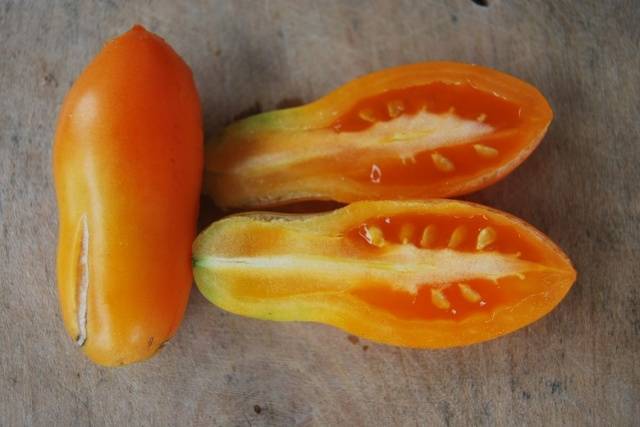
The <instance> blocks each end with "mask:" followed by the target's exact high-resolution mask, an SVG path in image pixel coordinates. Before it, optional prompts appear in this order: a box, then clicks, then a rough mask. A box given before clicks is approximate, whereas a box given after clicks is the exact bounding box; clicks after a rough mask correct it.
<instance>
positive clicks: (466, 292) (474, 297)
mask: <svg viewBox="0 0 640 427" xmlns="http://www.w3.org/2000/svg"><path fill="white" fill-rule="evenodd" d="M458 289H460V293H461V294H462V297H463V298H464V299H466V300H467V301H469V302H472V303H477V302H480V300H481V299H482V297H481V296H480V294H479V293H477V292H476V291H474V290H473V289H472V288H471V286H469V285H467V284H466V283H459V284H458Z"/></svg>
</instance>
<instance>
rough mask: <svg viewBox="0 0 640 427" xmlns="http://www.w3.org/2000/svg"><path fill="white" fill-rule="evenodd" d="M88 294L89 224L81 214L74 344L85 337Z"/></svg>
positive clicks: (81, 343) (79, 343) (82, 340)
mask: <svg viewBox="0 0 640 427" xmlns="http://www.w3.org/2000/svg"><path fill="white" fill-rule="evenodd" d="M88 296H89V224H88V222H87V216H86V215H83V216H82V243H81V247H80V283H79V285H78V313H77V316H78V317H77V321H78V338H77V339H76V344H77V345H78V346H82V345H83V344H84V342H85V341H86V339H87V298H88Z"/></svg>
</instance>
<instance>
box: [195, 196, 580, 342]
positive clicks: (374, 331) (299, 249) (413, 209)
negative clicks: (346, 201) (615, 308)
mask: <svg viewBox="0 0 640 427" xmlns="http://www.w3.org/2000/svg"><path fill="white" fill-rule="evenodd" d="M407 215H409V216H411V215H413V216H416V215H418V216H419V215H439V216H440V217H443V218H445V219H446V220H447V221H450V222H456V221H459V220H461V219H463V218H475V219H478V218H482V219H483V221H484V220H486V221H489V223H491V224H493V225H494V226H495V227H496V229H497V230H504V229H507V228H508V229H510V230H512V231H513V233H512V235H513V236H518V237H517V239H518V242H521V243H522V246H523V247H528V248H529V252H530V253H532V254H533V253H535V256H534V257H533V258H530V259H529V260H522V261H524V262H525V263H527V262H528V264H527V265H526V268H527V270H526V271H525V272H524V277H523V278H522V279H520V278H518V277H516V276H518V274H508V276H509V277H507V280H506V282H501V279H499V278H496V277H493V278H491V277H488V276H487V277H488V278H489V280H493V279H495V280H496V281H495V288H496V289H497V290H496V292H499V293H502V296H503V297H504V298H502V301H498V305H496V306H494V307H493V308H491V309H490V310H485V309H484V308H483V307H482V306H483V304H482V303H481V302H479V305H477V307H476V309H475V312H473V313H470V314H469V315H467V316H465V317H463V318H460V319H457V320H450V319H444V318H442V317H438V318H436V317H434V318H427V317H424V318H420V317H415V316H413V317H408V316H407V315H406V313H400V312H399V311H398V312H394V310H401V309H402V307H399V306H398V307H394V304H393V301H383V303H384V304H383V305H375V304H371V300H366V299H362V298H360V297H359V296H358V294H360V293H362V292H363V291H365V292H366V291H369V290H372V289H375V287H378V288H379V287H380V286H385V287H387V289H395V290H396V291H399V292H404V291H406V290H407V289H408V288H407V286H406V283H403V281H404V280H405V278H406V277H408V276H407V275H413V274H414V273H415V275H416V276H418V277H423V275H425V276H424V277H426V276H428V275H433V273H434V271H435V272H438V274H445V275H446V274H449V273H448V272H450V271H451V270H452V269H453V270H455V269H456V268H457V269H460V271H462V273H460V274H463V273H464V272H463V270H465V269H467V268H473V267H469V266H470V265H471V264H473V263H469V262H468V261H469V260H473V259H476V260H477V259H479V258H474V257H476V256H494V255H496V256H503V255H504V256H506V257H510V258H509V259H512V260H516V262H519V261H520V260H519V259H517V258H518V256H519V255H514V254H513V253H502V254H496V253H495V252H493V250H492V249H491V250H484V249H483V250H480V251H478V253H477V254H474V253H470V254H467V256H468V257H469V256H470V257H471V258H465V259H464V260H463V262H461V263H459V264H457V265H455V264H451V263H449V264H447V263H445V264H439V263H437V262H435V263H430V262H429V260H437V259H445V258H437V256H435V255H434V254H436V253H437V252H438V250H436V251H431V252H430V251H428V250H427V251H422V250H421V249H420V248H416V247H415V244H413V245H409V246H407V245H406V244H402V245H393V244H388V245H387V246H382V247H375V246H371V247H367V248H363V245H362V242H360V241H354V240H353V233H351V231H350V230H354V229H357V227H359V224H363V223H370V222H371V221H372V220H376V221H377V220H381V219H384V218H390V221H391V223H393V221H395V218H398V217H402V216H404V217H407ZM356 235H357V234H356ZM349 236H352V237H349ZM500 238H501V236H500V235H498V236H497V239H500ZM518 242H515V243H518ZM531 249H533V251H532V250H531ZM440 253H441V254H445V255H446V254H447V253H448V254H449V255H451V254H453V255H454V256H455V257H458V256H464V255H463V252H458V251H454V252H451V250H449V249H445V250H443V251H442V252H440ZM193 254H194V278H195V281H196V284H197V286H198V288H199V289H200V291H201V292H202V293H203V294H204V296H205V297H206V298H207V299H209V300H210V301H211V302H212V303H213V304H215V305H217V306H219V307H221V308H223V309H225V310H227V311H230V312H233V313H236V314H240V315H244V316H249V317H254V318H260V319H268V320H277V321H312V322H319V323H324V324H328V325H333V326H335V327H338V328H341V329H343V330H345V331H346V332H348V333H351V334H355V335H359V336H361V337H364V338H368V339H371V340H373V341H377V342H380V343H385V344H392V345H399V346H406V347H416V348H444V347H454V346H461V345H468V344H473V343H477V342H481V341H486V340H489V339H493V338H496V337H498V336H501V335H504V334H506V333H509V332H512V331H515V330H517V329H519V328H522V327H524V326H526V325H528V324H530V323H531V322H534V321H535V320H537V319H539V318H540V317H542V316H543V315H545V314H546V313H548V312H549V311H550V310H552V309H553V308H554V307H555V306H556V305H557V304H558V303H559V302H560V301H561V300H562V299H563V297H564V296H565V295H566V293H567V292H568V291H569V289H570V288H571V285H572V284H573V282H574V281H575V278H576V272H575V270H574V269H573V267H572V265H571V262H570V261H569V259H568V258H567V257H566V255H564V253H562V251H561V250H560V249H559V248H558V247H557V246H556V245H554V244H553V243H552V242H551V241H550V240H549V239H548V238H547V237H545V236H544V235H543V234H542V233H540V232H539V231H537V230H535V229H534V228H533V227H531V226H530V225H528V224H525V223H524V222H522V221H521V220H518V219H517V218H514V217H512V216H510V215H508V214H505V213H503V212H499V211H496V210H494V209H491V208H487V207H484V206H480V205H476V204H472V203H467V202H459V201H453V200H436V199H434V200H428V201H372V202H356V203H353V204H351V205H348V206H346V207H344V208H341V209H338V210H335V211H333V212H329V213H322V214H301V215H296V214H278V213H269V212H252V213H245V214H238V215H233V216H230V217H227V218H225V219H223V220H220V221H218V222H216V223H214V224H212V225H211V226H210V227H209V228H208V229H206V230H205V231H203V232H202V233H201V234H200V235H199V236H198V238H197V239H196V241H195V242H194V247H193ZM523 257H524V258H528V255H526V254H524V253H523ZM533 259H535V261H531V260H533ZM419 260H422V264H420V263H419V262H418V261H419ZM492 265H497V264H492ZM523 265H524V264H523ZM421 269H422V270H421ZM412 270H416V271H415V272H412ZM496 271H497V270H496ZM514 271H515V270H514ZM523 271H524V270H523ZM438 274H436V276H437V275H438ZM455 274H458V273H455ZM434 277H435V276H434ZM487 277H485V278H487ZM464 281H465V282H466V281H467V280H464ZM456 282H457V281H454V282H449V283H452V286H454V285H453V283H456ZM468 283H471V285H470V286H473V282H472V281H469V282H468ZM426 286H431V285H428V284H427V285H426ZM420 289H422V288H420ZM480 292H482V290H480ZM507 297H508V298H507ZM505 301H506V302H505ZM455 303H456V302H454V301H452V304H455ZM487 307H488V306H487ZM450 308H451V309H455V308H456V307H455V305H452V306H451V307H450ZM432 311H433V308H432Z"/></svg>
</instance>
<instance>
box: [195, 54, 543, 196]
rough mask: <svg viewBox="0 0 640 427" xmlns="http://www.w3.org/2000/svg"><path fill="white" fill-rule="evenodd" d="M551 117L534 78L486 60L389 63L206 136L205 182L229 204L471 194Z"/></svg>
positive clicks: (511, 163)
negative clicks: (212, 136) (310, 98)
mask: <svg viewBox="0 0 640 427" xmlns="http://www.w3.org/2000/svg"><path fill="white" fill-rule="evenodd" d="M551 118H552V112H551V109H550V108H549V105H548V104H547V102H546V100H545V98H544V97H543V96H542V95H541V94H540V92H538V91H537V90H536V89H535V88H534V87H533V86H531V85H529V84H527V83H525V82H523V81H521V80H518V79H516V78H515V77H512V76H509V75H507V74H504V73H501V72H498V71H495V70H492V69H489V68H485V67H480V66H476V65H468V64H460V63H453V62H430V63H423V64H415V65H406V66H402V67H397V68H391V69H388V70H383V71H379V72H376V73H373V74H370V75H367V76H364V77H361V78H359V79H356V80H354V81H352V82H350V83H348V84H346V85H345V86H342V87H341V88H339V89H337V90H335V91H334V92H332V93H330V94H329V95H327V96H325V97H324V98H321V99H319V100H318V101H315V102H312V103H310V104H308V105H305V106H302V107H298V108H291V109H286V110H280V111H272V112H268V113H264V114H259V115H256V116H253V117H250V118H247V119H245V120H241V121H239V122H237V123H234V124H232V125H231V126H229V127H228V128H227V129H225V130H224V132H222V134H221V135H220V136H219V137H216V138H215V139H214V140H212V141H211V142H210V143H209V144H208V145H207V148H206V161H205V192H207V193H208V194H209V195H211V196H212V198H213V199H214V200H215V202H216V203H217V204H218V205H219V206H221V207H224V208H238V207H255V206H270V205H278V204H284V203H290V202H293V201H298V200H336V201H339V202H345V203H349V202H353V201H357V200H374V199H375V200H385V199H386V200H389V199H414V198H429V197H449V196H455V195H460V194H466V193H469V192H472V191H475V190H478V189H480V188H483V187H486V186H487V185H489V184H491V183H493V182H495V181H497V180H498V179H500V178H501V177H503V176H505V175H506V174H508V173H509V172H510V171H511V170H513V169H514V168H515V167H516V166H517V165H519V164H520V163H521V162H522V161H523V160H524V159H525V158H526V157H527V156H528V155H529V154H530V153H531V152H532V151H533V149H534V148H535V147H536V146H537V144H538V143H539V142H540V140H541V138H542V137H543V135H544V134H545V132H546V129H547V127H548V125H549V123H550V122H551Z"/></svg>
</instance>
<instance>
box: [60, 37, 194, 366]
mask: <svg viewBox="0 0 640 427" xmlns="http://www.w3.org/2000/svg"><path fill="white" fill-rule="evenodd" d="M202 163H203V142H202V123H201V112H200V101H199V98H198V94H197V92H196V88H195V85H194V82H193V78H192V74H191V70H190V69H189V67H188V66H187V65H186V64H185V63H184V62H183V60H182V59H181V58H180V57H179V56H178V54H176V52H175V51H173V49H172V48H171V47H170V46H169V45H168V44H167V43H166V42H165V41H164V40H163V39H161V38H160V37H158V36H156V35H154V34H151V33H149V32H147V31H146V30H145V29H144V28H142V27H140V26H135V27H134V28H133V29H131V30H130V31H129V32H127V33H125V34H124V35H122V36H120V37H118V38H116V39H114V40H112V41H110V42H109V43H107V44H106V46H105V47H104V49H103V50H102V51H101V52H100V53H99V54H98V56H97V57H96V58H95V59H94V60H93V62H91V64H89V66H88V67H87V68H86V69H85V70H84V72H83V73H82V74H81V75H80V77H79V78H78V79H77V81H76V82H75V84H74V85H73V87H72V88H71V90H70V92H69V93H68V95H67V97H66V99H65V101H64V104H63V105H62V109H61V111H60V117H59V122H58V128H57V132H56V135H55V144H54V150H53V166H54V177H55V187H56V193H57V199H58V209H59V243H58V260H57V275H58V289H59V297H60V305H61V309H62V317H63V320H64V324H65V326H66V329H67V331H68V333H69V335H70V336H71V337H72V338H73V339H74V340H75V342H76V343H77V344H78V345H80V346H82V350H83V351H84V353H85V354H86V355H87V356H88V357H89V358H90V359H91V360H93V361H94V362H96V363H99V364H102V365H121V364H125V363H131V362H135V361H139V360H142V359H145V358H147V357H149V356H151V355H153V354H154V353H155V352H156V351H157V350H158V349H159V348H160V346H162V345H163V344H164V343H165V342H166V341H167V340H168V339H169V338H171V336H173V335H174V333H175V332H176V330H177V328H178V326H179V324H180V321H181V319H182V316H183V313H184V310H185V307H186V304H187V299H188V295H189V291H190V288H191V283H192V275H191V259H190V255H191V244H192V241H193V237H194V235H195V231H196V219H197V214H198V202H199V192H200V187H201V177H202Z"/></svg>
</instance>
